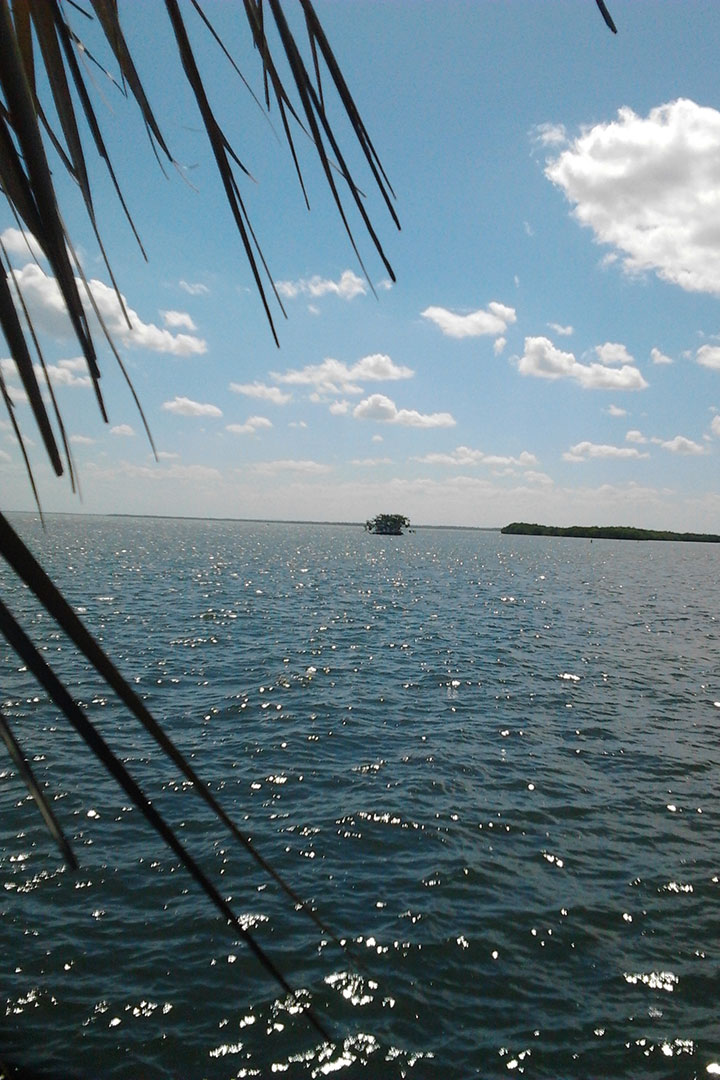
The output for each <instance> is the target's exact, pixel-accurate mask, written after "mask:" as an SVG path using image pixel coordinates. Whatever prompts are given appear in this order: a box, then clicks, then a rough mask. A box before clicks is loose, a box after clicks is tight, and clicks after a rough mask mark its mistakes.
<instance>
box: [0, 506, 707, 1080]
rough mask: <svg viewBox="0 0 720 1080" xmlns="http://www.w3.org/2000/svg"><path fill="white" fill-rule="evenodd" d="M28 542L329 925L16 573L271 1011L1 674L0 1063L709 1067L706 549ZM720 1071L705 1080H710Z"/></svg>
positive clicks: (89, 522) (62, 1070) (169, 534)
mask: <svg viewBox="0 0 720 1080" xmlns="http://www.w3.org/2000/svg"><path fill="white" fill-rule="evenodd" d="M14 522H15V524H16V526H17V527H19V528H20V529H21V531H22V532H23V534H24V535H25V536H26V537H27V538H28V539H29V541H30V542H31V544H32V546H33V548H34V549H35V550H36V551H37V552H38V553H39V554H41V555H42V557H43V558H44V559H45V560H46V562H47V563H48V564H49V566H50V567H51V568H52V571H53V573H54V574H55V575H56V577H57V579H58V581H59V582H60V584H61V585H62V586H63V588H64V589H65V591H66V593H67V594H68V596H69V598H70V600H71V602H72V603H73V604H74V605H75V607H76V608H77V610H79V611H80V612H81V613H82V614H83V617H84V618H85V620H86V622H87V624H88V626H89V627H90V628H91V629H92V630H93V632H94V633H95V634H96V635H97V637H98V638H99V639H100V640H101V641H102V643H103V645H104V646H105V648H106V649H107V651H108V652H109V653H110V655H111V656H112V657H113V658H114V659H115V660H116V661H117V662H118V664H119V666H120V667H121V669H122V670H123V671H124V673H125V674H126V675H127V676H128V677H129V679H130V680H131V681H133V682H134V683H135V684H136V686H137V689H138V691H139V692H140V693H141V694H142V695H143V696H144V697H145V698H146V699H147V702H148V704H149V705H150V707H151V708H152V710H153V711H154V713H155V715H156V716H157V718H158V719H160V720H161V721H162V722H163V723H164V724H165V726H166V728H167V730H168V731H169V732H170V733H171V734H172V736H173V738H174V739H175V740H176V742H177V743H178V745H179V746H180V748H181V749H182V750H183V751H184V752H185V753H186V754H187V755H188V756H189V757H190V758H191V759H192V761H193V764H194V765H195V767H196V768H197V769H198V770H199V771H200V772H201V774H202V775H203V776H205V777H206V778H207V779H208V780H209V781H210V783H211V785H212V788H213V790H214V792H215V793H216V795H217V796H218V798H219V799H220V800H221V801H222V802H223V804H224V806H225V807H226V808H227V809H228V810H229V811H230V812H231V813H232V815H233V816H234V817H235V818H236V820H237V821H238V822H239V823H240V824H241V825H242V826H243V828H244V829H246V830H247V832H248V833H249V834H250V835H251V836H252V838H253V840H254V842H255V843H256V844H257V846H258V847H259V849H260V850H261V851H262V852H263V853H264V855H265V856H266V857H267V858H268V859H269V860H270V861H271V862H273V863H274V865H275V866H276V868H277V869H278V870H279V871H280V872H281V873H282V874H283V875H284V876H285V877H286V878H287V879H288V880H289V881H290V882H291V883H292V884H293V885H294V887H295V888H296V889H297V890H298V891H299V892H300V893H301V894H302V895H303V896H304V897H305V898H307V899H308V900H309V901H311V902H312V904H313V905H314V906H316V907H317V909H318V910H319V911H320V912H321V914H322V916H323V917H324V918H325V919H326V921H327V922H328V923H330V924H331V925H332V927H333V929H335V930H336V931H337V933H338V934H339V935H340V936H342V937H343V938H346V939H347V940H348V941H349V942H351V943H352V945H353V951H354V954H355V955H357V956H358V957H359V963H358V964H356V962H355V960H354V959H353V956H352V955H349V954H347V953H346V952H344V951H342V950H340V949H338V948H337V947H336V946H334V945H332V944H330V943H328V941H327V939H325V938H323V937H322V935H321V933H320V932H319V931H318V930H317V929H316V928H315V926H314V925H313V924H312V923H311V922H309V920H308V919H307V918H306V917H305V916H304V915H303V914H302V912H298V911H296V910H294V908H293V906H292V904H291V903H289V902H288V901H287V899H286V898H285V896H284V895H283V894H282V893H281V892H279V890H278V889H277V887H275V886H274V885H273V884H272V883H269V882H268V881H267V880H265V879H264V878H263V876H262V875H261V874H260V873H259V872H258V871H257V870H256V869H255V867H254V866H253V865H252V864H251V863H249V861H248V859H247V856H246V855H245V854H244V852H243V851H242V850H241V849H237V847H236V845H235V844H234V843H233V842H232V841H231V840H230V839H229V838H228V837H226V836H225V835H224V834H223V833H222V832H221V830H220V829H219V827H218V826H217V825H216V824H215V823H214V822H213V821H212V820H211V819H210V818H209V816H208V814H207V812H206V810H205V808H204V804H203V803H201V802H200V801H199V800H198V798H197V797H196V795H194V793H193V791H192V790H191V789H190V788H189V786H188V785H187V784H186V783H183V781H182V778H181V777H179V776H178V773H177V770H176V769H175V767H174V766H172V765H170V764H168V763H167V762H166V761H163V760H161V759H160V756H159V753H158V752H157V751H156V750H155V749H154V748H153V746H151V745H150V744H149V742H148V740H147V738H146V737H145V736H144V735H143V734H142V733H141V732H140V731H139V729H138V726H137V724H136V723H135V721H133V720H132V719H130V718H128V716H127V715H126V713H125V712H124V711H123V709H122V708H121V707H119V706H118V704H117V703H116V702H115V701H114V699H113V698H112V696H111V695H109V694H108V692H107V691H106V690H105V689H104V688H103V686H102V685H101V684H100V682H99V680H98V679H97V678H96V676H95V675H94V674H93V673H92V672H91V671H89V670H88V669H87V668H86V666H85V665H83V663H82V662H80V661H79V660H78V659H77V657H76V656H75V655H74V652H73V650H72V648H71V647H70V646H69V645H68V643H67V642H66V641H65V640H64V639H63V638H62V637H61V635H59V634H58V632H57V630H56V628H55V626H54V625H53V624H52V623H51V622H50V620H49V619H48V618H47V616H44V615H42V614H40V613H38V612H37V610H36V609H35V608H34V607H33V604H32V603H31V600H30V598H29V597H28V594H27V592H26V591H25V590H21V589H19V588H17V586H15V585H14V584H13V582H12V581H11V580H10V575H9V574H8V573H7V572H6V570H5V568H4V567H3V568H2V569H0V587H1V588H2V591H3V594H4V595H9V596H10V598H11V603H12V607H13V609H14V610H15V611H16V612H17V613H19V614H22V616H23V618H24V619H25V620H26V622H27V623H28V624H30V625H32V627H33V631H34V634H35V636H36V639H37V640H39V641H40V642H41V643H42V644H43V645H44V647H45V648H46V650H47V651H46V653H45V655H46V657H47V659H48V661H49V662H50V663H51V664H52V665H53V666H54V667H55V668H56V670H57V671H58V672H59V673H60V674H61V675H63V676H64V677H65V678H66V679H68V680H70V681H71V683H72V685H73V686H74V687H75V688H76V690H77V695H78V697H79V700H80V701H81V702H83V704H84V705H85V707H86V708H87V710H88V713H89V715H90V717H91V718H92V720H93V721H94V722H95V723H96V724H97V725H98V727H99V728H100V730H101V731H102V732H103V734H104V735H105V736H106V737H107V738H108V740H109V741H110V742H111V743H112V745H113V746H114V747H115V748H116V750H117V751H118V753H119V754H120V755H121V756H122V758H123V759H124V760H125V761H126V763H127V764H128V767H129V768H130V769H131V770H132V771H133V772H134V774H135V775H136V776H137V777H138V779H140V780H141V781H142V783H143V784H144V785H145V786H146V789H147V791H148V794H149V795H150V796H151V798H152V799H153V802H154V803H155V805H156V806H157V807H158V808H159V809H160V810H161V811H162V812H163V813H165V814H166V815H167V817H168V818H169V819H170V820H171V821H172V823H173V824H174V825H175V827H176V828H177V829H178V831H179V833H180V835H181V836H182V838H183V839H184V841H185V842H186V843H187V844H188V846H189V847H190V848H191V850H192V851H193V853H194V854H195V855H196V856H197V857H198V858H199V860H200V861H201V862H202V863H203V865H204V866H205V867H206V868H207V869H208V871H209V872H210V873H211V875H212V876H213V877H214V879H215V880H216V881H217V882H218V883H219V884H220V886H221V889H222V892H223V894H224V895H226V896H232V898H233V902H234V904H235V905H236V908H237V910H239V911H241V912H242V913H243V915H244V919H245V921H246V924H247V926H248V927H251V928H252V929H253V932H254V933H255V934H256V935H257V938H258V940H259V941H260V942H261V943H262V945H263V946H264V947H265V948H266V949H267V950H268V951H269V952H270V954H271V955H272V957H273V958H274V959H275V960H276V961H277V963H278V965H279V966H280V967H281V969H282V970H283V972H284V973H285V975H286V976H287V978H288V980H289V981H290V982H291V984H292V985H293V986H295V987H298V988H300V989H301V991H302V992H301V994H300V1004H302V1002H306V1003H312V1006H313V1008H314V1010H315V1012H316V1013H317V1015H318V1016H319V1017H320V1018H321V1020H322V1023H323V1024H324V1025H325V1026H326V1027H327V1028H329V1030H330V1031H331V1033H332V1035H333V1038H334V1040H335V1042H334V1045H333V1046H328V1045H327V1044H323V1042H322V1040H321V1039H320V1037H319V1036H318V1035H317V1034H316V1032H315V1031H314V1030H313V1029H312V1028H311V1027H310V1026H309V1025H308V1022H307V1019H306V1017H305V1016H304V1014H303V1011H302V1008H301V1007H300V1005H299V1004H298V1001H297V1000H293V999H288V998H286V997H285V995H283V994H278V992H277V988H276V987H275V986H274V985H273V984H272V982H271V981H270V980H269V978H268V976H267V975H266V974H265V973H264V971H263V970H262V969H260V968H259V967H258V965H257V963H256V961H255V960H254V959H253V958H252V957H251V955H250V954H249V953H248V951H247V949H246V948H245V947H244V945H243V944H242V943H241V942H239V941H237V940H235V939H234V935H233V934H232V933H231V932H230V931H228V930H227V929H226V928H225V927H224V926H223V925H222V922H221V920H220V919H219V918H218V917H216V916H215V914H214V911H213V909H211V908H210V906H209V904H208V902H207V901H206V900H205V899H204V897H203V896H202V894H200V893H199V891H198V890H197V888H196V887H195V886H194V884H193V883H192V882H191V881H190V880H189V879H188V877H187V875H186V874H185V873H184V871H183V870H182V869H181V868H180V867H179V865H178V863H177V860H176V859H175V857H174V856H173V855H172V854H171V853H170V852H169V851H168V850H167V849H164V848H163V846H162V844H161V842H160V841H159V840H158V839H157V838H156V836H155V835H154V834H153V833H152V832H151V830H150V829H149V828H148V827H147V826H145V825H144V823H143V822H142V821H141V819H140V815H139V814H138V812H137V811H134V810H131V809H130V808H129V806H128V805H127V799H126V797H125V796H124V795H123V794H122V793H121V792H120V791H119V789H117V788H116V787H115V786H114V785H113V783H112V782H111V781H110V780H109V779H108V778H106V777H105V775H104V774H103V772H102V770H101V769H100V768H99V767H98V766H97V765H96V764H95V762H94V761H93V759H92V758H91V756H90V755H89V754H88V753H87V752H86V751H85V750H84V749H83V747H82V746H81V745H80V743H79V740H78V739H77V737H76V736H75V735H74V734H73V732H72V731H71V730H69V729H68V727H67V724H66V723H65V722H64V721H63V719H62V718H60V717H58V715H57V714H56V710H54V709H53V708H52V707H51V706H50V705H49V704H48V702H47V700H46V699H45V697H44V696H43V695H42V694H41V693H40V692H38V690H37V689H36V688H35V687H34V686H33V685H32V683H31V682H30V680H29V678H28V676H27V673H26V672H25V671H23V670H22V667H21V666H20V663H19V661H18V660H17V659H16V658H15V657H14V656H13V655H12V654H11V653H10V652H9V650H7V649H6V648H5V647H2V648H1V649H0V662H1V666H0V672H1V673H2V701H3V710H4V712H5V713H6V715H7V716H8V717H9V718H10V719H11V721H12V722H13V724H14V729H15V731H16V734H17V736H18V738H19V739H20V741H21V742H22V743H23V745H24V746H25V748H26V750H27V751H28V752H29V753H31V754H32V756H33V760H34V767H35V769H36V770H37V773H38V775H39V776H40V777H41V779H42V780H43V781H44V782H45V783H46V785H47V788H48V791H49V792H51V793H52V794H53V796H54V799H55V804H54V805H55V808H56V810H57V813H58V814H59V816H60V818H61V820H62V822H63V824H64V826H65V827H66V829H67V831H68V833H69V835H70V836H72V837H74V843H75V847H76V851H77V854H78V856H79V859H80V862H81V869H80V871H79V872H77V873H72V872H70V871H68V870H66V869H65V868H64V867H63V865H62V862H61V860H60V858H59V856H58V854H57V852H56V850H55V849H54V848H53V846H52V843H51V841H50V840H49V838H48V836H47V835H46V833H45V832H44V829H43V827H42V825H41V823H40V821H39V817H38V815H37V813H36V811H35V809H34V807H33V805H32V804H31V803H30V802H29V799H28V798H27V797H26V795H25V793H24V789H23V788H22V786H21V784H20V782H19V780H18V779H17V778H16V777H15V775H14V772H13V769H12V768H11V767H10V765H9V764H8V762H7V760H4V759H2V758H0V884H1V885H2V892H1V896H2V899H1V902H0V971H1V973H2V996H3V998H4V1002H5V1015H4V1019H3V1020H2V1022H1V1026H0V1038H1V1040H2V1045H3V1053H4V1054H5V1055H6V1056H7V1057H8V1058H10V1059H12V1060H15V1061H18V1062H24V1063H26V1064H28V1065H32V1066H33V1067H35V1068H37V1069H40V1070H47V1071H48V1073H49V1074H50V1075H55V1076H74V1077H78V1078H83V1080H87V1078H111V1077H112V1078H123V1080H135V1078H142V1080H145V1078H147V1080H155V1078H161V1077H163V1078H164V1077H177V1078H187V1080H200V1078H205V1077H207V1078H209V1080H210V1078H212V1080H215V1078H218V1080H219V1078H230V1077H245V1076H261V1077H265V1076H270V1075H273V1074H274V1073H278V1074H281V1075H284V1076H288V1077H303V1078H305V1077H316V1076H323V1075H325V1074H329V1073H334V1072H335V1071H337V1073H338V1075H340V1076H345V1077H355V1076H358V1075H362V1076H372V1077H385V1076H387V1077H395V1076H397V1077H401V1076H416V1077H419V1078H423V1077H443V1078H454V1077H458V1078H462V1077H470V1076H480V1077H500V1076H503V1077H504V1076H511V1075H512V1076H514V1075H520V1074H522V1075H524V1076H525V1077H527V1078H531V1077H533V1078H534V1077H547V1078H578V1080H580V1078H582V1080H586V1078H593V1077H658V1078H660V1077H663V1078H664V1077H706V1076H708V1075H712V1074H713V1072H720V1065H716V1063H718V1062H720V1025H719V1023H718V1008H719V1006H718V1001H719V1000H720V932H719V931H720V803H719V796H720V771H719V766H720V740H719V738H718V722H719V721H720V623H719V622H718V618H719V616H720V573H719V565H718V561H719V560H720V549H718V548H717V547H715V546H712V545H695V544H685V545H681V544H672V543H667V544H657V543H644V544H634V543H628V542H617V541H598V540H596V541H595V542H593V543H590V542H589V541H586V540H568V539H551V538H541V537H509V536H508V537H505V536H501V535H500V534H499V533H492V532H475V531H455V530H430V529H418V530H417V532H415V533H414V534H408V535H406V536H404V537H402V538H390V537H376V536H369V535H367V534H365V533H364V532H363V531H362V530H361V529H360V528H359V527H351V526H331V525H291V524H260V523H237V522H199V521H177V520H151V519H122V518H116V519H109V518H81V517H56V518H50V520H49V523H48V529H47V532H46V533H45V534H43V533H42V530H41V529H40V527H39V525H38V523H37V521H36V520H35V519H34V518H32V517H30V516H17V517H16V518H15V519H14ZM713 1066H715V1068H713Z"/></svg>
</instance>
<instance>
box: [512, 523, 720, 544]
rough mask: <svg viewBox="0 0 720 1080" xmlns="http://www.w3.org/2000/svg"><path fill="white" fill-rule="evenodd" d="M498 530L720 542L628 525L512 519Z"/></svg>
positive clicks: (518, 533)
mask: <svg viewBox="0 0 720 1080" xmlns="http://www.w3.org/2000/svg"><path fill="white" fill-rule="evenodd" d="M500 532H501V533H508V534H510V535H513V536H582V537H585V538H587V539H590V540H599V539H602V540H683V541H686V542H691V541H694V542H696V543H700V544H720V536H717V535H716V534H715V533H690V532H685V533H680V532H670V531H669V530H666V529H635V528H633V527H632V526H630V525H571V526H570V527H569V528H566V529H563V528H560V527H559V526H557V525H531V524H529V523H528V522H527V521H513V522H512V523H511V524H510V525H506V526H505V528H504V529H501V530H500Z"/></svg>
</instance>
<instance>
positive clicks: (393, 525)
mask: <svg viewBox="0 0 720 1080" xmlns="http://www.w3.org/2000/svg"><path fill="white" fill-rule="evenodd" d="M365 528H366V529H367V531H368V532H371V533H376V534H377V535H378V536H402V531H403V529H409V528H410V519H409V518H406V517H405V516H404V514H378V516H377V517H374V518H371V519H370V520H369V521H366V522H365Z"/></svg>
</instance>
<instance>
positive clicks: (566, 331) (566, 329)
mask: <svg viewBox="0 0 720 1080" xmlns="http://www.w3.org/2000/svg"><path fill="white" fill-rule="evenodd" d="M548 326H549V327H550V329H551V330H554V331H555V333H556V334H559V335H560V337H570V335H571V334H574V333H575V328H574V327H573V326H561V325H560V323H556V322H549V323H548Z"/></svg>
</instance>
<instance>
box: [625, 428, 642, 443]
mask: <svg viewBox="0 0 720 1080" xmlns="http://www.w3.org/2000/svg"><path fill="white" fill-rule="evenodd" d="M625 442H631V443H646V442H647V439H646V437H645V436H644V435H643V433H642V431H638V430H637V429H636V428H633V429H632V430H630V431H628V432H626V433H625Z"/></svg>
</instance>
